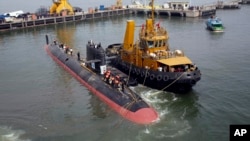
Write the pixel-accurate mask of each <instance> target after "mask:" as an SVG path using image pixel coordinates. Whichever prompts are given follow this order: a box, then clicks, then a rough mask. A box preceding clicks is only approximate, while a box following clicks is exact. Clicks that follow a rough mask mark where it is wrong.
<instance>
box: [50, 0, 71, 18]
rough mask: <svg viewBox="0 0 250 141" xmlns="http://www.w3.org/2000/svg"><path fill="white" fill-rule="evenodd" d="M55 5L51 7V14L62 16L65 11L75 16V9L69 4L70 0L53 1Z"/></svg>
mask: <svg viewBox="0 0 250 141" xmlns="http://www.w3.org/2000/svg"><path fill="white" fill-rule="evenodd" d="M52 1H53V5H52V6H51V7H50V14H54V13H56V14H61V13H62V12H63V11H67V12H68V13H67V14H70V15H73V14H74V9H73V7H72V6H71V5H70V4H69V2H68V0H52Z"/></svg>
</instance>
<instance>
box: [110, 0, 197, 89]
mask: <svg viewBox="0 0 250 141" xmlns="http://www.w3.org/2000/svg"><path fill="white" fill-rule="evenodd" d="M151 4H152V5H151V7H152V10H151V11H152V13H151V17H150V18H148V19H147V20H146V24H145V25H144V24H143V25H142V26H141V28H140V31H139V40H137V41H135V42H134V29H135V22H134V21H133V20H128V21H127V27H126V32H125V37H124V42H123V44H113V45H109V46H108V47H107V49H106V54H107V55H109V56H116V58H115V59H113V60H112V61H111V64H112V65H113V66H114V67H116V68H118V69H119V70H121V71H123V72H124V73H126V74H127V75H129V76H130V77H133V78H136V80H137V81H138V82H139V83H140V84H142V85H145V86H148V87H151V88H154V89H158V90H163V91H171V92H177V93H186V92H188V91H189V90H190V89H191V88H192V87H193V86H194V85H195V84H196V83H197V82H198V81H199V80H200V79H201V72H200V70H199V69H198V67H197V66H196V65H195V64H194V63H193V62H192V61H191V60H190V59H189V58H188V57H187V56H185V54H184V52H183V51H181V50H174V51H171V50H170V48H169V44H168V39H169V36H168V32H167V30H166V29H164V28H163V27H162V26H160V24H159V23H157V24H155V21H154V5H153V4H154V0H152V2H151Z"/></svg>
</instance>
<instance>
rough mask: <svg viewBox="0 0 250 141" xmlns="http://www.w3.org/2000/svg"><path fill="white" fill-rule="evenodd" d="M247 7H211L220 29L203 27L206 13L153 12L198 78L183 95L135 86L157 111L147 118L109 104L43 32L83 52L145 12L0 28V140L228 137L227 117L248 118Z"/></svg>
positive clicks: (114, 37) (215, 140) (216, 140)
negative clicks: (62, 62)
mask: <svg viewBox="0 0 250 141" xmlns="http://www.w3.org/2000/svg"><path fill="white" fill-rule="evenodd" d="M249 13H250V5H242V6H241V9H235V10H217V13H216V15H217V16H218V17H220V18H221V19H222V21H223V23H224V26H225V32H224V33H212V32H210V31H208V30H206V27H205V21H206V19H207V18H208V17H202V18H185V17H168V16H157V17H156V23H158V22H159V23H160V24H161V25H162V26H164V27H166V28H167V30H168V34H169V36H170V39H169V44H170V48H171V49H181V50H183V51H184V52H185V55H187V56H188V57H189V58H190V59H191V60H192V61H193V62H194V63H195V64H196V65H197V66H198V67H199V68H200V70H201V73H202V78H201V81H199V82H198V83H197V85H195V86H194V87H193V89H192V90H191V91H190V92H189V93H187V94H185V95H178V94H175V93H170V92H161V91H157V90H154V89H150V88H147V87H144V86H141V85H140V86H138V87H134V88H133V90H134V91H136V92H138V93H139V94H140V95H141V96H142V98H143V99H144V100H145V101H147V102H148V103H149V104H150V105H151V106H152V107H154V108H155V109H156V111H157V112H158V114H159V120H158V121H157V122H155V123H153V124H152V125H138V124H135V123H132V122H130V121H127V120H126V119H124V118H122V117H121V116H120V115H118V114H117V113H116V112H114V111H112V110H111V109H110V108H109V107H108V106H107V105H106V104H105V103H103V102H102V101H100V100H99V99H98V97H96V96H95V95H93V94H92V93H91V92H90V91H89V90H88V89H87V88H86V87H84V86H83V85H82V84H81V83H80V82H79V81H77V80H76V79H75V78H74V77H72V75H70V74H69V73H68V72H66V71H65V70H64V69H63V68H62V67H61V66H59V65H58V64H57V63H56V62H54V61H53V60H52V59H51V58H50V56H49V55H48V54H47V53H46V51H45V49H44V45H45V35H46V34H47V35H49V37H50V40H54V39H57V40H58V41H60V42H63V43H65V44H67V45H69V46H70V47H72V48H73V49H74V51H80V52H81V55H82V57H84V56H85V54H84V53H85V46H86V44H87V42H88V41H89V40H93V42H95V43H99V42H100V43H101V44H102V46H104V47H107V46H108V45H109V44H113V43H121V42H122V41H123V37H124V32H125V27H126V21H127V20H129V19H134V20H135V21H136V25H138V26H140V25H142V24H143V23H144V21H145V18H146V16H145V15H136V16H135V15H127V16H119V17H110V18H105V19H94V20H87V21H81V22H76V23H62V24H59V25H50V26H41V27H36V28H29V29H21V30H14V31H6V32H1V33H0V141H85V140H88V141H98V140H102V141H187V140H192V141H228V140H229V126H230V125H231V124H250V103H249V100H250V88H249V84H250V79H249V72H250V67H249V66H250V61H249V60H248V59H249V58H248V57H249V55H250V50H249V47H250V42H249V39H250V24H249V22H250V19H249ZM137 29H138V30H139V28H137ZM136 37H137V36H136Z"/></svg>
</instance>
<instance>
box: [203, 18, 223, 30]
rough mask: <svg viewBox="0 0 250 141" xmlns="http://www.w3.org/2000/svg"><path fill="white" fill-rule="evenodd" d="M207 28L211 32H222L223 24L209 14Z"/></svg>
mask: <svg viewBox="0 0 250 141" xmlns="http://www.w3.org/2000/svg"><path fill="white" fill-rule="evenodd" d="M206 25H207V29H208V30H210V31H213V32H223V31H224V26H223V23H222V21H221V19H220V18H218V17H214V16H211V17H210V18H208V19H207V21H206Z"/></svg>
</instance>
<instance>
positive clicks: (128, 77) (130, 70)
mask: <svg viewBox="0 0 250 141" xmlns="http://www.w3.org/2000/svg"><path fill="white" fill-rule="evenodd" d="M131 68H132V63H131V64H130V66H129V72H128V80H127V84H126V85H128V81H129V79H130V72H131Z"/></svg>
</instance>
